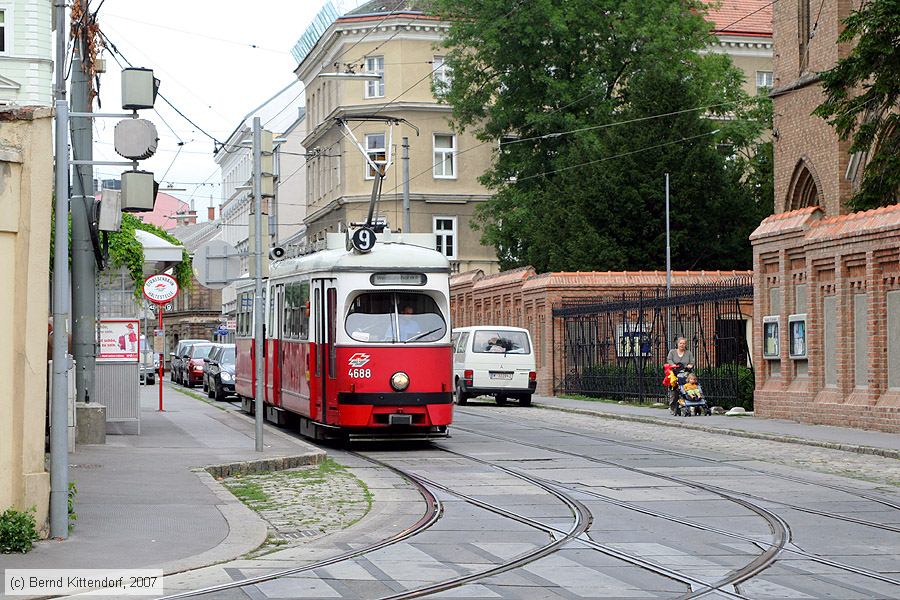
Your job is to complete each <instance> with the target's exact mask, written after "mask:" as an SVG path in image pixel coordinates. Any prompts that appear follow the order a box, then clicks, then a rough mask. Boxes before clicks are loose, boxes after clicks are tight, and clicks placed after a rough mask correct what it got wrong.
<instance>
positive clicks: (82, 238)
mask: <svg viewBox="0 0 900 600" xmlns="http://www.w3.org/2000/svg"><path fill="white" fill-rule="evenodd" d="M76 1H80V2H81V4H82V8H83V9H84V10H87V6H86V4H87V2H86V0H76ZM85 35H86V34H85V33H84V28H82V29H81V30H79V32H78V36H77V37H76V39H75V52H74V54H73V57H72V112H91V100H90V76H89V74H88V73H85V72H84V71H83V70H82V69H83V63H84V61H85V60H86V59H85V55H86V52H87V41H86V39H85ZM69 121H70V127H71V132H72V155H73V159H77V160H92V159H93V148H92V141H93V140H92V120H91V119H89V118H84V117H79V118H74V117H73V118H71V119H69ZM93 206H94V177H93V167H91V166H89V165H77V166H75V168H74V174H73V177H72V207H71V208H72V284H73V285H72V320H73V328H72V329H73V336H72V337H73V346H74V352H75V367H76V377H75V384H76V400H77V401H78V402H90V401H91V399H92V398H93V397H95V394H94V372H95V371H94V370H95V340H96V336H97V304H96V303H97V265H96V263H95V258H94V247H93V244H92V242H91V231H90V227H91V217H90V215H91V214H92V212H93Z"/></svg>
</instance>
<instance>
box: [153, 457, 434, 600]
mask: <svg viewBox="0 0 900 600" xmlns="http://www.w3.org/2000/svg"><path fill="white" fill-rule="evenodd" d="M363 458H365V459H366V460H369V461H370V462H372V463H373V464H378V465H379V466H382V467H384V468H386V469H389V470H391V471H393V472H394V473H396V474H397V475H399V476H400V477H402V478H403V479H406V480H407V481H409V482H410V483H411V484H412V485H413V486H414V487H415V488H416V489H417V491H418V492H419V493H420V494H421V496H422V498H423V500H424V501H425V506H426V509H425V511H424V513H423V514H422V516H421V517H420V518H419V519H418V520H417V521H416V522H415V523H413V524H412V525H410V526H409V527H407V528H406V529H404V530H402V531H400V532H398V533H396V534H394V535H392V536H390V537H388V538H385V539H383V540H380V541H378V542H376V543H374V544H370V545H368V546H365V547H363V548H358V549H356V550H351V551H349V552H344V553H341V554H337V555H335V556H332V557H330V558H326V559H323V560H319V561H316V562H313V563H309V564H306V565H302V566H299V567H292V568H290V569H282V570H279V571H273V572H272V573H267V574H265V575H256V576H253V577H246V578H244V579H239V580H236V581H232V582H228V583H222V584H218V585H213V586H208V587H204V588H199V589H196V590H190V591H187V592H180V593H177V594H171V595H168V596H162V597H160V598H158V599H157V600H176V599H178V598H192V597H195V596H203V595H207V594H213V593H216V592H223V591H227V590H233V589H235V588H241V587H245V586H248V585H256V584H258V583H265V582H267V581H273V580H275V579H280V578H282V577H288V576H290V575H297V574H299V573H304V572H307V571H313V570H315V569H320V568H322V567H328V566H331V565H334V564H337V563H340V562H343V561H346V560H352V559H354V558H358V557H361V556H365V555H366V554H371V553H372V552H375V551H377V550H381V549H383V548H387V547H389V546H392V545H394V544H398V543H400V542H403V541H405V540H408V539H409V538H411V537H413V536H415V535H417V534H419V533H421V532H423V531H425V530H427V529H428V528H430V527H431V526H432V525H434V524H435V523H436V522H437V521H438V520H439V519H440V518H441V515H442V514H443V512H444V506H443V503H442V502H441V501H440V499H439V498H438V497H437V496H435V495H434V494H433V493H432V492H431V490H429V489H428V488H427V487H425V486H424V485H422V484H420V483H419V482H418V481H416V479H415V478H414V477H411V476H408V475H407V474H406V472H405V471H403V470H401V469H397V468H396V467H392V466H391V465H388V464H386V463H382V462H380V461H377V460H373V459H370V458H367V457H363Z"/></svg>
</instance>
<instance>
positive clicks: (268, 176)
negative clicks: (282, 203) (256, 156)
mask: <svg viewBox="0 0 900 600" xmlns="http://www.w3.org/2000/svg"><path fill="white" fill-rule="evenodd" d="M259 137H260V150H261V159H260V160H261V164H260V167H261V168H260V171H261V174H260V175H261V176H260V189H261V190H262V196H263V198H274V197H275V143H274V140H273V136H272V132H271V131H269V130H268V129H263V130H262V131H261V132H260V136H259Z"/></svg>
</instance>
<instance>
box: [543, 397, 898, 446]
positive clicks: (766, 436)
mask: <svg viewBox="0 0 900 600" xmlns="http://www.w3.org/2000/svg"><path fill="white" fill-rule="evenodd" d="M532 406H534V407H536V408H543V409H547V410H556V411H559V412H567V413H573V414H579V415H591V416H594V417H600V418H603V419H613V420H616V421H630V422H632V423H645V424H648V425H662V426H665V427H680V428H682V429H692V430H694V431H704V432H706V433H718V434H720V435H731V436H735V437H743V438H751V439H755V440H767V441H770V442H783V443H785V444H802V445H804V446H815V447H817V448H827V449H829V450H843V451H844V452H854V453H856V454H869V455H872V456H881V457H884V458H893V459H895V460H896V459H900V450H893V449H890V448H876V447H874V446H859V445H856V444H839V443H837V442H823V441H820V440H810V439H806V438H800V437H796V436H791V435H779V434H776V433H757V432H754V431H746V430H743V429H727V428H722V427H709V426H706V425H693V424H690V423H676V422H672V421H666V420H663V419H658V418H656V417H642V416H639V415H623V414H615V413H608V412H603V411H598V410H590V409H587V408H570V407H567V406H554V405H552V404H544V403H542V402H535V403H533V404H532Z"/></svg>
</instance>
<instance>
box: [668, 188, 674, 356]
mask: <svg viewBox="0 0 900 600" xmlns="http://www.w3.org/2000/svg"><path fill="white" fill-rule="evenodd" d="M671 294H672V246H671V244H670V243H669V174H668V173H666V299H668V298H669V297H670V296H671ZM666 336H668V337H669V338H671V339H669V340H668V343H670V344H671V343H674V342H675V339H674V337H673V336H672V308H671V307H666Z"/></svg>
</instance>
